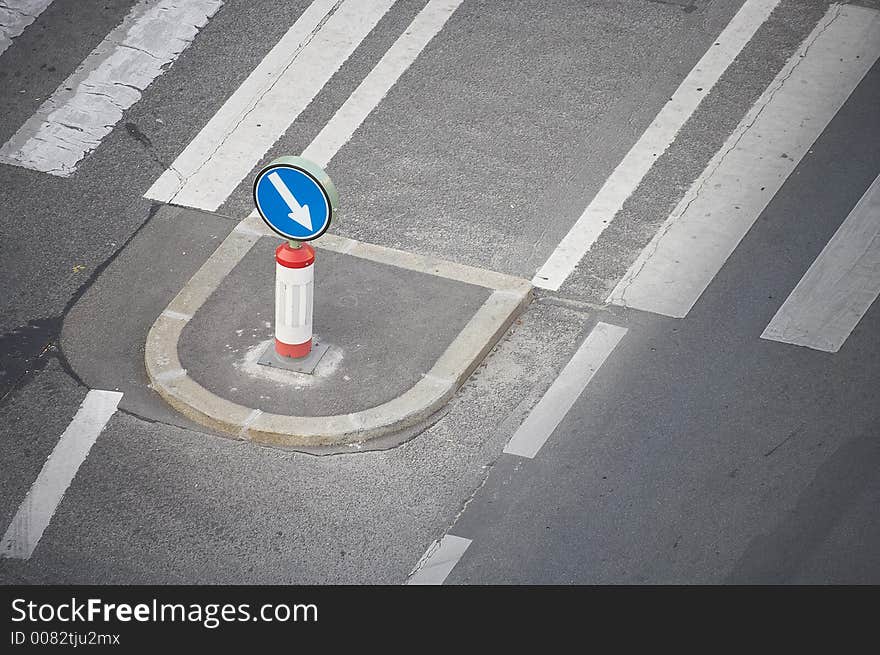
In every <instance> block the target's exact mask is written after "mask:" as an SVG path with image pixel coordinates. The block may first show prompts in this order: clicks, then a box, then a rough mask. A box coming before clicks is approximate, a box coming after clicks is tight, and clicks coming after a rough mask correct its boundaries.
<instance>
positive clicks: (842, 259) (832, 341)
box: [761, 176, 880, 353]
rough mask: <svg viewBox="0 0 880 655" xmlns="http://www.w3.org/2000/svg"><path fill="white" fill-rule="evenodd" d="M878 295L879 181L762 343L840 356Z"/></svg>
mask: <svg viewBox="0 0 880 655" xmlns="http://www.w3.org/2000/svg"><path fill="white" fill-rule="evenodd" d="M878 295H880V176H878V177H877V178H876V179H875V180H874V182H873V184H871V186H870V187H869V188H868V190H867V191H866V192H865V195H863V196H862V198H861V200H859V202H858V203H857V204H856V206H855V207H854V208H853V210H852V211H851V212H850V213H849V216H847V217H846V220H845V221H844V222H843V224H842V225H841V226H840V227H839V228H838V229H837V232H835V233H834V236H833V237H831V240H830V241H829V242H828V243H827V244H826V246H825V248H823V249H822V252H821V253H820V254H819V256H818V257H817V258H816V260H815V261H814V262H813V264H812V265H811V266H810V268H809V270H808V271H807V272H806V274H805V275H804V277H803V278H801V281H800V282H798V284H797V286H796V287H795V288H794V291H792V292H791V295H789V296H788V298H787V299H786V300H785V302H784V303H783V304H782V307H780V308H779V311H777V312H776V315H775V316H774V317H773V320H771V321H770V323H769V324H768V325H767V327H766V329H765V330H764V333H763V334H762V335H761V338H762V339H770V340H772V341H782V342H784V343H791V344H794V345H796V346H806V347H807V348H814V349H815V350H824V351H825V352H831V353H836V352H837V351H838V350H840V347H841V346H842V345H843V343H844V342H845V341H846V340H847V337H849V335H850V333H851V332H852V331H853V329H854V328H855V327H856V325H858V322H859V321H860V320H861V319H862V316H864V315H865V312H867V311H868V308H869V307H870V306H871V305H872V304H873V303H874V301H875V300H877V296H878Z"/></svg>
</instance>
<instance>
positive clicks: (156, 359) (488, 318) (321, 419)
mask: <svg viewBox="0 0 880 655" xmlns="http://www.w3.org/2000/svg"><path fill="white" fill-rule="evenodd" d="M262 236H273V233H272V232H271V231H270V230H269V229H268V228H266V227H265V226H264V224H263V223H262V221H260V219H259V218H258V217H257V215H256V213H253V214H251V215H250V216H248V217H247V218H246V219H245V220H243V221H242V222H241V223H239V224H238V225H237V226H236V228H235V229H234V230H232V232H230V234H229V236H227V237H226V239H225V240H224V241H223V242H222V243H221V244H220V246H219V247H218V248H217V250H215V251H214V253H213V254H212V255H211V256H210V257H209V258H208V260H207V261H206V262H205V263H204V264H203V265H202V267H201V268H200V269H199V270H198V271H197V272H196V274H195V275H193V277H192V278H191V279H190V280H189V282H187V284H186V285H185V286H184V287H183V289H181V291H180V292H179V293H178V294H177V296H176V297H175V298H174V300H172V301H171V303H170V304H169V305H168V307H166V308H165V310H164V311H163V312H162V314H160V315H159V317H158V318H157V319H156V321H155V323H153V325H152V327H151V328H150V331H149V334H148V335H147V342H146V348H145V353H144V361H145V364H146V369H147V375H148V377H149V379H150V383H151V386H152V388H153V389H155V390H156V391H157V392H158V393H159V395H161V396H162V398H164V399H165V401H166V402H167V403H168V404H170V405H171V406H172V407H174V409H176V410H177V411H179V412H180V413H181V414H183V415H185V416H187V417H189V418H190V419H193V420H194V421H196V422H198V423H201V424H203V425H206V426H208V427H210V428H213V429H215V430H218V431H221V432H225V433H228V434H230V435H233V436H235V437H237V438H240V439H247V440H250V441H255V442H259V443H264V444H269V445H274V446H327V445H342V444H351V443H358V442H362V441H366V440H369V439H375V438H377V437H381V436H385V435H388V434H392V433H395V432H398V431H401V430H404V429H406V428H410V427H412V426H414V425H416V424H419V423H422V422H424V421H425V420H426V419H428V418H429V417H431V416H432V415H433V414H435V413H436V412H437V411H439V410H440V409H441V408H442V407H443V406H444V405H445V404H446V403H447V402H448V401H449V399H450V398H452V396H453V395H454V394H455V392H456V391H457V390H458V389H459V387H460V386H461V385H462V384H463V383H464V381H465V380H467V378H468V377H469V376H470V374H471V373H472V372H473V371H474V369H475V368H476V367H477V366H478V365H479V364H480V362H481V361H482V360H483V358H484V357H485V356H486V355H487V354H488V353H489V351H490V350H491V349H492V348H493V347H494V346H495V344H496V343H498V341H499V340H500V339H501V337H502V336H503V335H504V333H505V332H506V331H507V329H508V328H509V327H510V325H511V323H512V322H513V321H514V319H516V317H517V316H518V315H519V314H520V313H521V312H522V311H523V310H524V309H525V307H526V306H527V305H528V303H529V301H530V299H531V294H532V285H531V283H529V282H528V281H527V280H524V279H521V278H516V277H512V276H509V275H504V274H502V273H496V272H494V271H487V270H483V269H479V268H474V267H471V266H465V265H462V264H456V263H454V262H449V261H446V260H440V259H436V258H433V257H425V256H422V255H416V254H413V253H407V252H403V251H400V250H394V249H391V248H385V247H383V246H376V245H373V244H367V243H363V242H360V241H356V240H354V239H348V238H345V237H339V236H335V235H332V234H327V235H324V236H322V237H321V238H320V239H318V240H316V241H315V242H313V243H314V245H315V246H316V247H318V248H320V249H323V250H331V251H334V252H339V253H343V254H347V255H351V256H353V257H359V258H362V259H369V260H371V261H375V262H379V263H382V264H387V265H390V266H396V267H399V268H407V269H410V270H415V271H419V272H423V273H429V274H432V275H438V276H440V277H444V278H447V279H450V280H455V281H458V282H464V283H467V284H473V285H476V286H481V287H484V288H488V289H490V290H491V291H492V293H491V294H490V295H489V297H488V298H487V299H486V301H485V302H484V303H483V305H482V306H481V307H480V308H479V309H478V310H477V312H476V313H475V314H474V316H473V317H472V318H471V319H470V321H468V323H467V324H466V325H465V327H464V328H463V329H462V330H461V332H459V334H458V335H457V336H456V337H455V339H453V341H452V343H451V344H449V347H448V348H447V349H446V351H445V352H444V353H443V354H442V355H441V356H440V358H439V359H438V360H437V361H436V362H435V363H434V366H433V367H431V369H430V370H429V371H428V372H427V373H426V374H425V375H424V377H422V379H420V380H419V381H418V382H417V383H416V384H415V385H413V386H412V387H410V388H409V389H408V390H407V391H405V392H404V393H403V394H401V395H400V396H398V397H397V398H394V399H393V400H390V401H388V402H386V403H383V404H381V405H378V406H377V407H372V408H370V409H365V410H362V411H359V412H354V413H351V414H339V415H336V416H289V415H283V414H272V413H268V412H263V411H261V410H259V409H253V408H250V407H245V406H243V405H239V404H237V403H234V402H231V401H229V400H226V399H224V398H221V397H220V396H217V395H216V394H214V393H212V392H211V391H208V390H207V389H205V388H204V387H203V386H201V385H200V384H199V383H197V382H196V381H195V380H193V379H192V378H191V377H189V375H187V372H186V370H185V369H184V368H183V366H182V365H181V362H180V358H179V357H178V354H177V344H178V341H179V340H180V335H181V333H182V332H183V329H184V328H185V327H186V324H187V323H188V322H189V321H190V320H191V319H192V317H193V316H194V315H195V314H196V312H197V311H198V309H199V308H200V307H201V306H202V304H203V303H204V302H205V301H206V300H207V299H208V297H209V296H210V295H211V294H212V293H213V292H214V290H215V289H216V288H217V287H218V286H219V284H220V282H221V281H222V280H223V278H225V277H226V276H227V275H228V274H229V273H230V272H231V271H232V269H233V268H234V267H235V265H236V264H238V262H239V261H241V259H242V258H244V256H245V255H246V254H247V253H248V251H250V249H251V247H253V245H254V244H255V243H256V242H257V241H258V240H259V239H260V237H262Z"/></svg>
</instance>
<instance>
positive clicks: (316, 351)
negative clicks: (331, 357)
mask: <svg viewBox="0 0 880 655" xmlns="http://www.w3.org/2000/svg"><path fill="white" fill-rule="evenodd" d="M329 349H330V345H329V344H325V343H320V342H319V341H318V340H317V339H315V340H314V341H313V342H312V349H311V351H310V352H309V354H308V355H306V356H305V357H282V356H281V355H279V354H278V353H277V352H275V340H274V339H273V340H271V341H269V345H268V346H267V347H266V349H265V350H264V351H263V354H262V355H260V358H259V359H258V360H257V364H261V365H263V366H271V367H272V368H281V369H284V370H285V371H293V372H294V373H306V374H308V375H311V374H312V373H314V372H315V369H316V368H317V367H318V364H319V363H320V361H321V358H322V357H323V356H324V355H325V354H327V351H328V350H329Z"/></svg>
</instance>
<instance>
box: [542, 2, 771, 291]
mask: <svg viewBox="0 0 880 655" xmlns="http://www.w3.org/2000/svg"><path fill="white" fill-rule="evenodd" d="M778 4H779V0H747V1H746V3H745V4H743V6H742V7H741V8H740V10H739V11H738V12H737V14H736V15H735V16H734V17H733V19H732V20H731V21H730V23H728V25H727V27H725V28H724V30H723V31H722V32H721V34H720V35H719V36H718V38H717V39H716V40H715V45H713V46H712V47H711V48H709V50H707V51H706V54H705V55H703V57H702V59H700V61H698V62H697V64H696V66H694V68H693V69H692V70H691V72H690V73H688V76H687V77H686V78H685V79H684V81H683V82H682V83H681V85H680V86H679V87H678V89H677V90H676V91H675V93H674V94H673V95H672V98H671V99H670V101H669V102H668V103H666V105H664V107H663V109H662V110H660V113H659V114H657V117H656V118H655V119H654V122H653V123H651V125H650V126H649V127H648V129H647V130H645V131H644V133H643V134H642V136H641V137H640V138H639V140H638V141H637V142H636V143H635V145H634V146H633V147H632V148H631V149H630V151H629V152H628V153H627V154H626V156H625V157H624V158H623V160H622V161H621V162H620V164H618V165H617V168H615V169H614V171H613V172H612V173H611V175H610V176H609V177H608V179H607V180H606V181H605V183H604V184H603V185H602V188H601V189H599V192H598V193H597V194H596V196H595V197H594V198H593V200H592V201H591V202H590V204H589V205H587V208H586V209H585V210H584V213H583V214H581V216H580V218H578V220H577V222H576V223H575V224H574V225H573V226H572V228H571V230H569V232H568V234H566V235H565V237H564V238H563V239H562V241H561V242H560V243H559V245H558V246H556V249H555V250H554V251H553V253H552V254H551V255H550V257H549V259H547V261H546V262H545V263H544V265H543V266H541V268H540V269H538V272H537V273H536V274H535V276H534V278H532V284H534V285H535V286H536V287H539V288H542V289H550V290H553V291H558V290H559V287H561V286H562V283H563V282H565V280H566V279H567V278H568V276H569V275H571V273H572V271H574V269H575V267H576V266H577V265H578V263H579V262H580V260H581V259H582V258H583V256H584V255H585V254H586V253H587V251H589V249H590V248H591V247H592V245H593V244H594V243H595V242H596V240H597V239H598V238H599V235H600V234H602V232H603V231H604V230H605V228H606V227H608V225H609V224H610V223H611V221H612V220H613V219H614V217H615V216H616V215H617V213H618V212H619V211H620V209H621V207H623V203H624V202H625V201H626V200H627V198H629V197H630V196H631V195H632V194H633V192H634V191H635V190H636V188H637V187H638V186H639V184H640V183H641V181H642V179H644V177H645V175H646V174H647V173H648V171H649V170H651V167H652V166H653V165H654V162H655V161H657V158H658V157H659V156H660V155H661V154H663V153H664V152H665V151H666V149H667V148H668V147H669V146H670V145H671V144H672V142H673V141H674V140H675V136H676V135H677V134H678V132H679V130H681V128H682V126H683V125H684V124H685V122H687V120H688V118H690V116H691V114H693V113H694V111H695V110H696V108H697V106H698V105H699V104H700V102H702V100H703V98H705V97H706V96H707V95H708V94H709V92H710V91H711V90H712V87H714V86H715V84H716V82H717V81H718V80H719V79H720V78H721V76H722V75H723V74H724V71H726V70H727V68H728V66H730V64H731V63H732V62H733V60H734V59H736V57H737V55H739V53H740V52H741V51H742V49H743V48H744V47H745V45H746V44H747V43H748V42H749V41H750V40H751V38H752V36H753V35H754V34H755V32H756V31H757V30H758V28H759V27H760V26H761V25H762V24H763V23H764V22H765V21H766V20H767V18H768V17H769V16H770V13H771V12H772V11H773V9H774V8H775V7H776V5H778Z"/></svg>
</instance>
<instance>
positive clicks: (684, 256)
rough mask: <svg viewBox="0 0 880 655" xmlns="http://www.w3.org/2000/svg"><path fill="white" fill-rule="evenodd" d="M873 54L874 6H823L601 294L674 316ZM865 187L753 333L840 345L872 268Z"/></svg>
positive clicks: (872, 212)
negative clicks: (789, 292)
mask: <svg viewBox="0 0 880 655" xmlns="http://www.w3.org/2000/svg"><path fill="white" fill-rule="evenodd" d="M878 57H880V14H878V13H877V12H876V11H874V10H871V9H866V8H862V7H858V6H852V5H847V6H841V5H837V6H834V7H832V8H831V9H830V10H829V11H828V13H827V14H826V16H825V18H824V19H823V20H822V21H821V22H820V23H819V24H818V25H817V26H816V28H815V29H814V31H813V33H812V34H811V35H810V36H809V37H808V38H807V39H806V40H805V41H804V43H803V44H802V46H801V48H799V49H798V51H797V52H796V53H795V54H794V55H793V56H792V58H791V59H790V60H789V61H788V63H787V65H786V66H785V67H784V68H783V69H782V70H781V71H780V72H779V74H778V75H777V77H776V79H775V80H774V81H773V83H772V84H771V85H770V86H769V87H768V88H767V90H766V91H765V92H764V94H763V95H762V96H761V97H760V98H759V100H758V101H757V102H756V103H755V105H754V106H753V107H752V109H751V111H750V112H749V113H748V114H747V115H746V116H745V117H744V118H743V119H742V121H741V122H740V124H739V126H738V127H737V129H736V130H735V131H734V132H733V134H731V135H730V137H729V138H728V139H727V141H726V143H725V144H724V146H723V147H722V148H721V150H719V151H718V153H717V154H716V155H715V157H714V158H713V159H712V160H711V161H710V162H709V164H708V165H707V166H706V169H705V170H704V172H703V173H702V174H701V175H700V177H699V178H698V179H697V180H695V181H694V183H693V185H692V186H691V188H690V190H689V191H688V193H687V194H685V196H684V197H683V198H682V200H681V201H680V202H679V204H678V206H677V207H676V208H675V210H674V211H673V212H672V214H671V215H670V216H669V218H668V219H667V220H666V222H665V223H664V225H663V226H662V227H661V229H660V230H659V231H658V232H657V234H656V235H655V237H654V239H653V240H652V241H651V243H649V244H648V246H647V247H646V248H645V249H644V250H643V251H642V253H641V254H640V256H639V257H638V258H637V259H636V261H635V262H633V264H632V265H631V266H630V268H629V270H628V271H627V273H626V274H625V275H624V276H623V278H622V279H621V280H620V281H619V282H618V284H617V286H616V287H615V288H614V290H613V291H612V292H611V294H610V295H609V296H608V299H607V302H609V303H611V304H613V305H618V306H621V307H627V308H630V309H639V310H643V311H648V312H652V313H655V314H660V315H664V316H671V317H674V318H684V317H686V316H687V315H688V313H689V311H690V310H691V308H692V307H693V306H694V304H696V302H697V301H698V299H699V298H700V296H701V295H702V294H703V292H704V291H705V290H706V288H707V287H708V286H709V284H710V283H711V282H712V280H713V279H714V278H715V276H716V275H717V273H718V271H719V270H720V269H721V267H722V266H723V265H724V263H725V262H726V261H727V259H728V258H729V257H730V255H731V253H732V252H733V251H734V249H735V248H736V247H737V246H738V244H739V243H740V241H741V240H742V238H743V237H744V236H745V234H746V232H748V230H749V229H750V228H751V227H752V226H753V225H754V223H755V221H756V220H757V219H758V217H759V216H760V215H761V213H762V212H763V211H764V209H765V208H766V207H767V205H768V204H769V203H770V201H771V200H772V199H773V198H774V196H775V195H776V194H777V192H778V191H779V190H780V188H781V187H782V185H783V184H784V183H785V181H786V180H787V179H788V178H789V176H790V175H791V174H792V173H793V172H794V170H795V168H796V167H797V166H798V164H799V163H800V161H801V160H802V159H803V157H804V156H805V155H806V154H807V151H808V150H809V148H810V147H811V146H812V144H813V143H814V142H815V141H816V139H817V138H819V136H820V135H821V134H822V132H823V131H824V130H825V128H826V127H827V126H828V124H829V123H830V121H831V120H832V119H833V118H834V116H835V115H836V114H837V112H838V111H839V110H840V108H841V107H842V105H843V103H844V102H845V101H846V100H847V98H848V97H849V96H850V95H851V94H852V92H853V91H854V90H855V88H856V86H857V85H858V84H859V82H860V81H861V80H862V79H863V78H864V76H865V75H866V74H867V72H868V71H869V70H870V69H871V67H872V66H873V65H874V64H875V62H876V61H877V59H878ZM873 188H874V187H872V189H873ZM872 198H873V192H868V193H867V194H866V198H865V199H864V200H863V202H862V203H860V205H859V207H858V208H857V209H856V210H853V211H854V214H855V216H852V215H851V216H850V218H848V219H847V221H846V223H845V224H844V225H849V224H857V226H858V227H853V228H849V227H847V228H846V229H845V228H843V227H842V228H841V231H842V233H843V235H842V236H840V237H839V238H838V237H835V240H833V241H835V243H834V245H833V246H832V244H829V248H828V249H826V251H825V252H823V255H822V256H821V257H820V259H819V260H817V261H816V264H814V267H813V268H811V269H810V272H808V273H807V274H806V275H805V276H804V279H803V280H802V281H801V284H800V285H798V289H796V290H795V291H793V292H792V295H791V296H789V298H788V300H786V301H785V303H784V304H783V307H782V308H781V309H780V312H779V314H778V315H777V317H776V318H774V320H773V322H772V323H771V324H770V325H769V326H768V327H767V329H766V330H765V331H764V333H763V335H762V337H763V338H765V339H772V340H777V341H785V342H788V343H796V344H799V345H804V346H808V347H812V348H817V349H819V350H831V351H836V350H838V349H839V348H840V346H841V345H842V343H843V341H844V340H845V339H846V336H848V334H849V333H850V332H851V331H852V329H853V328H854V327H855V324H856V323H857V322H858V319H859V318H861V316H863V315H864V313H865V312H866V311H867V309H868V307H869V306H870V305H871V303H872V302H873V301H874V300H875V299H876V297H877V295H878V293H880V268H878V267H877V266H876V264H874V265H873V266H872V262H876V260H877V253H876V241H877V239H878V237H880V214H878V212H877V206H876V204H875V203H874V202H873V201H872ZM852 230H855V232H853V233H852V234H851V235H850V236H848V237H847V236H846V235H848V234H850V231H852ZM856 235H857V236H856ZM855 240H858V241H859V242H860V243H861V244H869V245H868V246H867V249H866V250H864V249H863V250H860V249H859V248H858V247H857V246H856V244H855V243H853V242H854V241H855ZM842 242H846V243H842ZM848 244H849V245H848ZM871 244H874V245H871ZM835 246H836V247H835ZM832 259H833V260H834V261H833V263H832V262H831V261H830V260H832ZM831 270H835V271H836V274H835V275H834V280H833V283H832V282H830V281H828V280H827V279H825V278H826V277H827V276H828V275H830V273H828V271H831ZM808 289H811V290H812V291H808ZM843 316H846V317H847V318H846V319H841V317H843ZM853 319H855V320H853ZM783 324H784V325H785V326H786V327H782V326H783ZM794 334H799V335H801V336H800V337H795V336H793V335H794Z"/></svg>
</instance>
